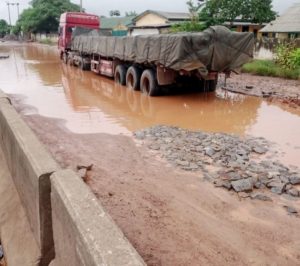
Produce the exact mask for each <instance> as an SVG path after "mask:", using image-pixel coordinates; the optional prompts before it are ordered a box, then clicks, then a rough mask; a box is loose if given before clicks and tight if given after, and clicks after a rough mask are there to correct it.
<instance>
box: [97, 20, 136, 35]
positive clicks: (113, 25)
mask: <svg viewBox="0 0 300 266" xmlns="http://www.w3.org/2000/svg"><path fill="white" fill-rule="evenodd" d="M134 18H135V16H128V17H111V18H100V31H102V32H103V33H105V35H112V36H126V35H127V34H128V27H129V26H131V25H132V23H133V22H132V21H133V19H134Z"/></svg>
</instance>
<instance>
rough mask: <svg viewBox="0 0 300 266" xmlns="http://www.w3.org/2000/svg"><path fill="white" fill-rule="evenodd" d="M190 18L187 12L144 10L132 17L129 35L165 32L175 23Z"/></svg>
mask: <svg viewBox="0 0 300 266" xmlns="http://www.w3.org/2000/svg"><path fill="white" fill-rule="evenodd" d="M189 20H191V17H190V14H189V13H175V12H164V11H156V10H146V11H145V12H143V13H141V14H140V15H138V16H137V17H135V18H134V19H133V25H132V26H130V27H129V28H130V30H129V31H130V35H132V36H134V35H142V34H159V33H166V32H168V31H169V29H170V27H171V26H172V25H173V24H175V23H180V22H184V21H189Z"/></svg>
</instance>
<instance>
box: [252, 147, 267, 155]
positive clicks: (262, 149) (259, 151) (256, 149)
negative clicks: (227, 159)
mask: <svg viewBox="0 0 300 266" xmlns="http://www.w3.org/2000/svg"><path fill="white" fill-rule="evenodd" d="M252 151H254V152H256V153H258V154H264V153H266V152H267V151H268V150H267V149H266V148H264V147H260V146H254V147H252Z"/></svg>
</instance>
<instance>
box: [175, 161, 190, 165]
mask: <svg viewBox="0 0 300 266" xmlns="http://www.w3.org/2000/svg"><path fill="white" fill-rule="evenodd" d="M175 163H176V164H177V165H180V166H189V165H190V163H189V162H187V161H181V160H176V161H175Z"/></svg>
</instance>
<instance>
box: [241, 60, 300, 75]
mask: <svg viewBox="0 0 300 266" xmlns="http://www.w3.org/2000/svg"><path fill="white" fill-rule="evenodd" d="M242 72H244V73H252V74H256V75H259V76H271V77H280V78H287V79H300V67H299V68H296V69H286V68H283V67H281V66H279V65H277V64H275V63H274V62H273V61H271V60H253V61H252V62H250V63H248V64H245V65H244V66H243V68H242Z"/></svg>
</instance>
